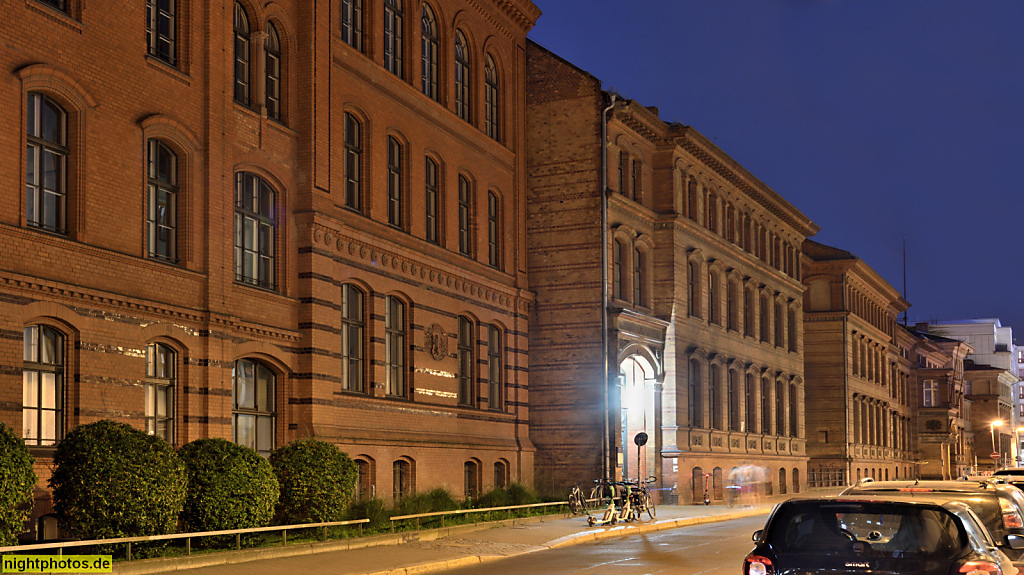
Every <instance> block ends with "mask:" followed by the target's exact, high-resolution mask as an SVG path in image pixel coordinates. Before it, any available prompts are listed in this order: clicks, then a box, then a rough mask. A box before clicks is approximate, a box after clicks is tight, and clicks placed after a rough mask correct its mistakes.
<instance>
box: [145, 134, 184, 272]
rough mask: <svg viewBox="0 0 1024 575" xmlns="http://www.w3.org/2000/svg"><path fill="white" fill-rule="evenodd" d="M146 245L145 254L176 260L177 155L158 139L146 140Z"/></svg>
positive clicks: (170, 260) (169, 260)
mask: <svg viewBox="0 0 1024 575" xmlns="http://www.w3.org/2000/svg"><path fill="white" fill-rule="evenodd" d="M148 148H149V161H148V170H147V171H148V175H149V184H148V186H147V191H146V203H147V206H146V246H147V251H148V253H149V257H151V258H154V259H159V260H163V261H167V262H176V261H177V257H178V254H177V249H176V248H177V231H178V221H177V214H178V156H177V155H175V154H174V152H173V151H171V149H170V148H169V147H167V145H166V144H164V143H163V142H161V141H159V140H150V141H149V146H148Z"/></svg>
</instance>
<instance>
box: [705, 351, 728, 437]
mask: <svg viewBox="0 0 1024 575" xmlns="http://www.w3.org/2000/svg"><path fill="white" fill-rule="evenodd" d="M708 387H709V389H708V411H710V413H711V428H712V429H724V427H723V426H722V370H721V369H720V368H719V367H718V366H717V365H714V364H712V365H711V381H710V385H709V386H708Z"/></svg>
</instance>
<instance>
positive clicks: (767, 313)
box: [761, 294, 771, 341]
mask: <svg viewBox="0 0 1024 575" xmlns="http://www.w3.org/2000/svg"><path fill="white" fill-rule="evenodd" d="M770 305H771V304H770V302H769V301H768V296H767V295H765V294H761V341H769V339H768V334H769V333H770V332H769V330H770V328H771V325H770V324H769V320H770V319H771V307H770Z"/></svg>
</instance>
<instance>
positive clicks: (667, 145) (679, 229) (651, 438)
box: [526, 43, 818, 503]
mask: <svg viewBox="0 0 1024 575" xmlns="http://www.w3.org/2000/svg"><path fill="white" fill-rule="evenodd" d="M526 57H527V108H526V138H527V188H528V202H527V232H528V239H527V242H528V257H527V262H528V272H529V275H530V283H531V288H532V289H533V290H535V292H536V298H537V299H536V303H535V305H534V306H533V308H532V313H531V316H530V385H531V392H530V438H531V440H532V441H533V442H534V445H535V446H536V447H537V452H536V459H535V469H536V477H537V485H538V487H539V488H541V489H542V490H552V491H557V490H559V489H561V488H562V487H564V486H566V485H571V484H573V483H577V482H589V481H590V480H591V479H593V478H597V477H602V476H610V477H613V478H614V477H631V478H635V477H638V476H639V477H647V476H655V477H656V478H657V479H658V482H659V487H661V489H662V490H660V491H658V493H661V494H664V495H666V498H667V499H669V500H672V501H676V500H678V501H679V502H680V503H692V502H702V500H703V497H704V490H705V487H707V489H708V490H709V497H710V498H711V499H713V500H718V499H721V498H722V496H723V491H722V488H723V483H724V481H726V480H727V479H728V477H729V475H730V473H731V472H732V470H733V469H736V468H739V467H742V466H743V465H744V464H752V465H757V466H759V467H761V468H762V469H763V470H764V471H765V473H766V474H767V475H766V478H765V479H766V480H767V484H768V486H769V489H771V490H773V491H774V492H776V493H792V492H796V491H802V490H803V489H804V488H805V487H806V484H807V481H806V462H807V453H806V449H805V443H806V436H805V433H804V417H805V407H804V390H805V377H804V362H803V344H802V342H803V337H802V329H803V325H804V323H803V292H804V285H803V284H802V283H801V267H800V259H801V246H802V245H803V242H804V240H805V239H806V238H807V237H808V236H810V235H813V234H814V233H816V232H817V231H818V227H817V226H816V225H815V224H814V223H813V222H812V221H811V220H810V219H808V218H807V217H806V216H804V215H803V214H802V213H800V212H799V211H798V210H797V209H796V208H795V207H793V206H792V205H790V204H789V203H788V202H786V201H785V199H783V198H782V197H781V196H780V195H779V194H777V193H776V192H775V191H773V190H772V189H771V188H769V187H768V186H767V185H765V184H764V183H763V182H761V181H759V180H758V179H757V178H756V177H755V176H754V175H752V174H750V173H749V172H747V171H746V170H745V169H744V168H743V167H742V166H740V165H739V164H738V163H737V162H736V161H734V160H733V159H732V158H730V157H729V156H728V155H727V154H726V153H725V152H724V151H722V150H720V149H719V148H718V147H717V146H715V145H714V144H713V143H712V142H710V141H709V140H708V139H707V138H705V137H704V136H702V135H701V134H699V133H698V132H697V131H696V130H694V129H693V128H690V127H687V126H683V125H679V124H675V123H667V122H665V121H663V120H661V119H660V118H659V117H658V112H657V110H656V109H654V108H650V107H646V106H643V105H641V104H639V103H637V102H635V101H631V100H628V99H624V98H622V97H620V96H618V95H616V94H612V93H609V92H607V91H604V90H602V89H601V82H600V80H599V79H597V78H595V77H594V76H592V75H590V74H588V73H587V72H585V71H582V70H580V69H578V68H576V67H575V66H573V65H572V64H570V63H568V62H566V61H565V60H563V59H562V58H560V57H559V56H557V55H555V54H553V53H551V52H550V51H548V50H546V49H544V48H543V47H541V46H539V45H537V44H535V43H528V45H527V53H526ZM645 438H646V443H645V444H644V443H643V440H644V439H645Z"/></svg>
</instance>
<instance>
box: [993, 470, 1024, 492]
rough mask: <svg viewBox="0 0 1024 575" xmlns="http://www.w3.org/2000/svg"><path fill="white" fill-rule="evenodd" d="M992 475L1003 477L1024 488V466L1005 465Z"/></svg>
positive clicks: (997, 477)
mask: <svg viewBox="0 0 1024 575" xmlns="http://www.w3.org/2000/svg"><path fill="white" fill-rule="evenodd" d="M992 477H993V478H996V479H1002V480H1003V481H1005V482H1007V483H1009V484H1010V485H1013V486H1014V487H1016V488H1018V489H1024V467H1004V468H1003V469H1000V470H999V471H996V472H995V473H993V474H992Z"/></svg>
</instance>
